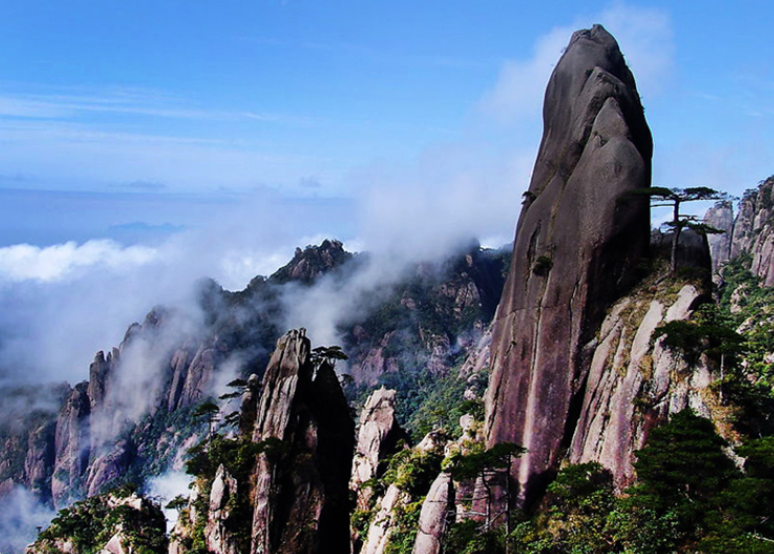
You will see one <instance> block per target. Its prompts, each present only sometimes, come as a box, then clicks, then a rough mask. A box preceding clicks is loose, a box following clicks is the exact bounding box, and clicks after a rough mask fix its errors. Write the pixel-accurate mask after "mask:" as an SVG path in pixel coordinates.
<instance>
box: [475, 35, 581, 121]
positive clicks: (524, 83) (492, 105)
mask: <svg viewBox="0 0 774 554" xmlns="http://www.w3.org/2000/svg"><path fill="white" fill-rule="evenodd" d="M574 30H575V28H574V27H557V28H554V29H552V30H551V31H550V32H549V33H548V34H546V35H544V36H542V37H541V38H540V39H538V41H537V43H536V44H535V47H534V49H533V55H532V57H531V58H529V59H526V60H508V61H506V62H505V63H504V64H503V67H502V69H501V70H500V75H499V77H498V79H497V83H495V86H494V88H492V89H491V90H490V91H488V92H487V93H485V94H484V96H483V98H482V99H481V109H482V110H483V111H484V113H485V114H487V115H489V116H490V117H492V118H493V119H495V120H497V121H500V122H503V123H510V122H513V121H515V120H520V119H527V120H531V121H532V120H538V121H539V119H540V114H541V113H542V105H543V95H544V93H545V90H546V85H547V84H548V79H549V77H550V76H551V72H552V71H553V69H554V65H555V64H556V62H557V60H558V59H559V56H560V55H561V53H562V48H564V47H565V46H566V44H567V41H568V40H569V37H570V35H571V34H572V32H573V31H574Z"/></svg>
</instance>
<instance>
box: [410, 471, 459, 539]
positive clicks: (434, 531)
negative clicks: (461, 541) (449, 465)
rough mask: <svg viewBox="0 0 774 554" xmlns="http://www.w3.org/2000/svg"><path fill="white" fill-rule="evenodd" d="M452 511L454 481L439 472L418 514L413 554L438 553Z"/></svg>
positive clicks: (447, 475)
mask: <svg viewBox="0 0 774 554" xmlns="http://www.w3.org/2000/svg"><path fill="white" fill-rule="evenodd" d="M453 512H454V482H453V481H452V478H451V475H449V474H448V473H441V474H440V475H439V476H438V477H437V478H436V479H435V481H433V484H432V485H431V487H430V492H428V493H427V497H425V501H424V502H423V503H422V511H421V512H420V514H419V526H418V529H417V538H416V540H415V541H414V550H413V554H439V552H441V547H442V541H443V537H444V534H445V533H446V530H447V525H448V519H449V515H450V514H452V513H453Z"/></svg>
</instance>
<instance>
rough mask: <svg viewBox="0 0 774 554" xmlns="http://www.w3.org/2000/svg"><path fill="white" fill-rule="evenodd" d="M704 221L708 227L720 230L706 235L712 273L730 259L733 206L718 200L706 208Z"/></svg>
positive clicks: (732, 233)
mask: <svg viewBox="0 0 774 554" xmlns="http://www.w3.org/2000/svg"><path fill="white" fill-rule="evenodd" d="M704 223H706V224H707V225H709V226H710V227H714V228H715V229H717V230H719V231H722V232H721V233H717V234H712V235H709V236H708V237H707V240H708V242H709V248H710V256H711V257H712V274H713V275H715V274H716V272H717V270H718V269H719V268H720V267H721V266H722V265H723V264H725V263H726V262H727V261H728V260H730V259H731V245H732V244H733V240H732V239H733V235H734V208H733V206H732V205H731V202H727V201H723V202H718V203H717V204H715V206H713V207H712V208H710V209H709V210H707V213H706V214H705V215H704Z"/></svg>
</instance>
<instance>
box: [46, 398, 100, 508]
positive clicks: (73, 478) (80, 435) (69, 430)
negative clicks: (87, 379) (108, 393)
mask: <svg viewBox="0 0 774 554" xmlns="http://www.w3.org/2000/svg"><path fill="white" fill-rule="evenodd" d="M90 414H91V402H90V400H89V396H88V394H87V384H86V383H81V384H79V385H76V386H75V387H74V388H73V390H72V392H71V393H70V396H69V398H68V399H67V401H66V403H65V406H64V408H63V409H62V411H61V413H60V414H59V417H58V418H57V422H56V433H55V438H54V453H55V454H54V460H55V461H54V472H53V476H52V478H51V496H52V498H53V500H54V505H55V506H63V505H65V504H66V503H67V502H68V501H69V500H70V499H71V498H72V495H73V494H74V493H77V491H78V490H79V485H78V483H80V481H81V480H82V479H83V477H84V476H85V474H86V472H87V470H88V464H89V454H90V439H89V416H90Z"/></svg>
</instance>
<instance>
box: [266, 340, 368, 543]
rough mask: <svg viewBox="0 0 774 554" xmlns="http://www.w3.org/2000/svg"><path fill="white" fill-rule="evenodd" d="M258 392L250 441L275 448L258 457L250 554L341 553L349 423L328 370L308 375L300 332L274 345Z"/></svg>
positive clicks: (306, 345) (307, 357) (307, 354)
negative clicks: (276, 445) (273, 443)
mask: <svg viewBox="0 0 774 554" xmlns="http://www.w3.org/2000/svg"><path fill="white" fill-rule="evenodd" d="M262 389H263V393H262V396H261V400H260V403H259V405H258V409H257V420H256V424H255V431H254V433H253V441H254V442H264V443H265V442H266V441H271V440H278V441H280V443H281V444H282V447H281V448H278V449H275V451H274V452H266V453H263V454H260V455H259V456H258V461H257V464H256V468H255V471H254V482H255V488H254V492H253V506H254V511H253V523H252V549H251V550H252V552H253V553H254V554H259V553H267V552H272V553H277V554H282V553H287V554H304V553H308V554H314V553H323V552H326V553H327V552H330V553H337V552H342V553H343V552H347V551H348V550H349V538H350V537H349V514H348V506H347V498H348V493H349V490H348V487H347V484H348V481H349V474H350V469H351V467H352V451H353V449H354V423H353V422H352V420H351V419H350V417H349V409H348V406H347V402H346V399H345V398H344V394H343V392H342V390H341V386H340V385H339V382H338V378H337V377H336V374H335V372H334V371H333V368H332V367H331V366H330V365H329V364H328V363H327V362H323V363H322V365H321V366H319V367H318V368H316V371H315V367H314V366H313V364H312V362H311V359H310V342H309V339H308V338H306V335H305V331H304V330H303V329H302V330H301V331H291V332H289V333H287V334H286V335H284V336H283V337H282V338H280V340H279V341H278V343H277V349H276V350H275V352H274V354H273V355H272V357H271V361H270V362H269V366H268V368H267V370H266V373H265V374H264V378H263V386H262Z"/></svg>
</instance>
